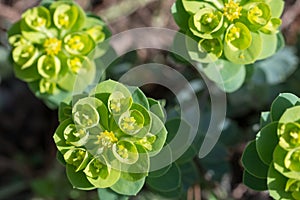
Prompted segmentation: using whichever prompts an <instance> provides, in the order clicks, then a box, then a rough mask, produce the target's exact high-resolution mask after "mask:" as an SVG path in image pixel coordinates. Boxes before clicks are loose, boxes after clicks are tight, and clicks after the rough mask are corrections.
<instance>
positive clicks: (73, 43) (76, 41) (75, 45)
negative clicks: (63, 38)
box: [67, 35, 84, 51]
mask: <svg viewBox="0 0 300 200" xmlns="http://www.w3.org/2000/svg"><path fill="white" fill-rule="evenodd" d="M67 44H68V46H69V47H70V48H71V49H73V50H75V51H81V50H82V49H83V48H84V44H83V42H82V41H81V39H80V37H79V36H77V35H76V36H74V37H72V38H70V39H69V41H68V42H67Z"/></svg>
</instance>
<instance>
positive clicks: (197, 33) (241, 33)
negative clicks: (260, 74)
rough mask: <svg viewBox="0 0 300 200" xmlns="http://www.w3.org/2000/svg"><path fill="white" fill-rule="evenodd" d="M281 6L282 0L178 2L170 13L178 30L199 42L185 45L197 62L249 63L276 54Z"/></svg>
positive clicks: (198, 0)
mask: <svg viewBox="0 0 300 200" xmlns="http://www.w3.org/2000/svg"><path fill="white" fill-rule="evenodd" d="M283 6H284V3H283V1H282V0H270V1H266V0H250V1H246V0H240V1H234V0H203V1H200V0H177V2H176V3H175V4H174V6H173V8H172V11H173V15H174V18H175V21H176V22H177V24H178V25H179V27H180V29H181V31H182V32H184V33H186V34H187V35H189V36H190V37H192V38H193V39H195V40H196V41H197V42H198V47H196V48H193V47H191V46H190V45H189V44H187V48H188V51H189V53H190V54H195V53H197V54H198V56H197V58H196V59H197V61H200V62H204V63H209V62H214V61H216V60H217V59H226V60H229V61H230V62H232V63H235V64H250V63H253V62H255V61H256V60H259V59H264V58H267V57H269V56H271V55H273V54H274V53H275V51H276V49H277V45H276V44H277V40H278V37H277V33H278V28H279V26H280V25H281V20H280V19H279V17H280V15H281V14H282V11H283ZM187 43H188V42H187ZM195 51H196V52H195ZM195 57H196V56H193V59H195Z"/></svg>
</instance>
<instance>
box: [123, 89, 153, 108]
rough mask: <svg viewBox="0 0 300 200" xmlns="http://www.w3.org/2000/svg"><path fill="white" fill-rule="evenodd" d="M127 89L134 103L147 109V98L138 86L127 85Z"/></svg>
mask: <svg viewBox="0 0 300 200" xmlns="http://www.w3.org/2000/svg"><path fill="white" fill-rule="evenodd" d="M127 88H128V90H129V91H130V92H131V94H132V99H133V102H134V103H137V104H140V105H142V106H144V107H145V108H146V109H147V110H149V103H148V99H147V97H146V96H145V94H144V93H143V92H142V90H140V89H139V88H138V87H134V86H127Z"/></svg>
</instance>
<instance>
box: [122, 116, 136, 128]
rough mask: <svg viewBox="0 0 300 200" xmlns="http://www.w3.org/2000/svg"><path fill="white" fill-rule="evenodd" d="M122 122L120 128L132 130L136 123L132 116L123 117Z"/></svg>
mask: <svg viewBox="0 0 300 200" xmlns="http://www.w3.org/2000/svg"><path fill="white" fill-rule="evenodd" d="M122 121H123V122H122V123H121V126H122V128H123V129H124V130H125V131H129V132H130V131H133V130H134V129H135V125H136V123H135V122H136V120H135V119H134V117H124V118H123V120H122Z"/></svg>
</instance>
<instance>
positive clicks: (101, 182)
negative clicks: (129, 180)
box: [84, 158, 121, 188]
mask: <svg viewBox="0 0 300 200" xmlns="http://www.w3.org/2000/svg"><path fill="white" fill-rule="evenodd" d="M97 159H99V158H94V159H93V160H91V161H90V162H89V164H88V165H87V166H86V168H85V169H84V172H85V174H86V176H87V179H88V181H89V182H90V183H91V184H92V185H94V186H95V187H96V188H107V187H110V186H112V185H113V184H115V183H116V182H117V181H118V180H119V178H120V175H121V172H120V171H119V170H117V169H114V168H111V166H109V165H108V163H107V162H106V161H104V160H101V161H96V160H97ZM97 162H100V163H97ZM102 162H105V163H102ZM96 163H97V164H98V165H99V164H100V165H101V169H100V171H99V175H98V177H90V176H89V175H90V174H92V173H91V171H93V169H94V168H95V166H96V165H97V164H96ZM103 165H105V166H103ZM97 169H98V168H97Z"/></svg>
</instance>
